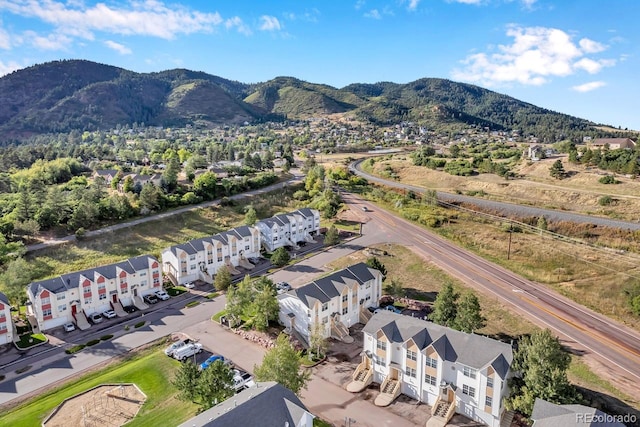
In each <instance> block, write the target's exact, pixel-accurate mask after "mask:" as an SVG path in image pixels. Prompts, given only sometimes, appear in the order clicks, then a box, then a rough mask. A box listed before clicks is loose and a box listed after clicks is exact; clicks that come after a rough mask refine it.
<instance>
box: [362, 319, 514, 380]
mask: <svg viewBox="0 0 640 427" xmlns="http://www.w3.org/2000/svg"><path fill="white" fill-rule="evenodd" d="M379 330H382V332H383V333H384V334H385V336H386V337H387V338H388V339H389V340H390V341H392V342H395V343H399V344H403V343H405V342H407V341H408V340H409V339H410V338H413V339H414V341H415V342H416V345H418V346H419V347H420V350H423V349H425V348H427V347H428V346H429V345H431V344H433V347H434V349H435V350H436V351H437V352H438V354H439V355H440V357H442V358H443V359H444V360H447V361H450V362H456V363H460V364H462V365H465V366H469V367H471V368H474V369H482V368H485V367H486V366H488V365H491V366H492V367H493V368H494V369H495V371H496V373H497V374H498V375H499V376H500V378H503V379H504V378H505V377H506V375H507V373H508V371H509V366H510V365H511V362H512V361H513V350H512V349H511V346H510V345H509V344H505V343H503V342H500V341H496V340H494V339H491V338H487V337H483V336H481V335H476V334H467V333H465V332H460V331H456V330H454V329H451V328H446V327H444V326H440V325H437V324H435V323H433V322H428V321H426V320H421V319H418V318H415V317H410V316H404V315H402V314H396V313H393V312H391V311H387V310H382V311H381V312H379V313H376V314H374V315H373V317H372V318H371V320H369V322H367V325H366V326H365V327H364V329H363V332H366V333H368V334H371V335H375V334H376V333H377V332H378V331H379ZM425 332H426V333H425Z"/></svg>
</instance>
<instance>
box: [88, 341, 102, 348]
mask: <svg viewBox="0 0 640 427" xmlns="http://www.w3.org/2000/svg"><path fill="white" fill-rule="evenodd" d="M99 342H100V340H97V339H96V340H91V341H89V342H88V343H87V347H91V346H92V345H96V344H98V343H99Z"/></svg>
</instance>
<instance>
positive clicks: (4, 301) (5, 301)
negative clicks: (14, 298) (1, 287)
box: [0, 292, 9, 305]
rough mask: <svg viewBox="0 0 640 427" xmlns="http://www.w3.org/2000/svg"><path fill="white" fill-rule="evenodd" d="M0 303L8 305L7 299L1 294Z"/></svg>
mask: <svg viewBox="0 0 640 427" xmlns="http://www.w3.org/2000/svg"><path fill="white" fill-rule="evenodd" d="M0 302H1V303H4V304H7V305H9V298H7V296H6V295H5V294H3V293H2V292H0Z"/></svg>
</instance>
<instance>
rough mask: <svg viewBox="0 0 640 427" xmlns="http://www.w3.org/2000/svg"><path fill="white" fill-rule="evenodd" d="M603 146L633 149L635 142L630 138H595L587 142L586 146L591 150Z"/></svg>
mask: <svg viewBox="0 0 640 427" xmlns="http://www.w3.org/2000/svg"><path fill="white" fill-rule="evenodd" d="M605 146H608V147H609V150H619V149H621V148H626V149H628V150H633V148H634V147H635V146H636V143H635V142H634V141H633V140H632V139H630V138H597V139H594V140H592V141H588V142H587V147H588V148H591V149H592V150H594V149H595V150H597V149H602V148H604V147H605Z"/></svg>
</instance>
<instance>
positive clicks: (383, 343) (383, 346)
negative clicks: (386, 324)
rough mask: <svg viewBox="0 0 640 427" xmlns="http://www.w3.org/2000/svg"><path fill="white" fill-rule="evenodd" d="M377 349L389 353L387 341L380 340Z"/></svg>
mask: <svg viewBox="0 0 640 427" xmlns="http://www.w3.org/2000/svg"><path fill="white" fill-rule="evenodd" d="M376 347H377V348H378V350H382V351H387V343H386V341H380V340H378V342H377V344H376Z"/></svg>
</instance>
